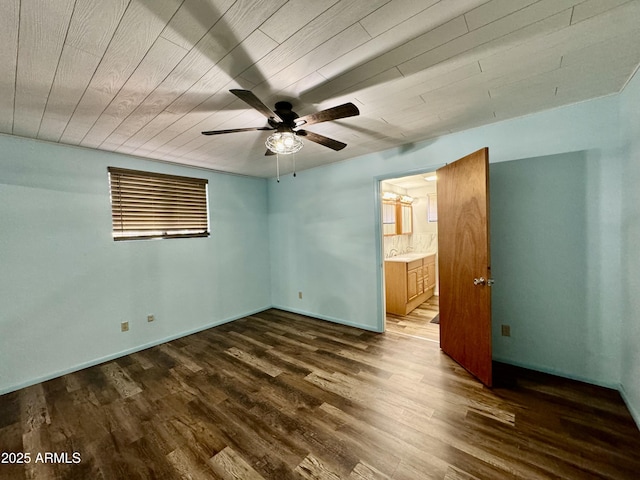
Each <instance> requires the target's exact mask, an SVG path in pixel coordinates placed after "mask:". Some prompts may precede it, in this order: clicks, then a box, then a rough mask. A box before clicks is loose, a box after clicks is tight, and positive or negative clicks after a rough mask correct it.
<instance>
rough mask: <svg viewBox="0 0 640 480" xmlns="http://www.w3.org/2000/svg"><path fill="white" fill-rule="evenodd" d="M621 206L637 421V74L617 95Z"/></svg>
mask: <svg viewBox="0 0 640 480" xmlns="http://www.w3.org/2000/svg"><path fill="white" fill-rule="evenodd" d="M620 105H621V126H622V128H621V131H622V144H623V148H624V158H625V162H624V167H623V176H622V178H623V183H622V195H623V210H622V259H623V260H622V275H621V277H622V291H623V297H622V298H623V301H622V305H623V312H622V313H623V315H622V318H623V322H622V330H621V335H622V393H623V395H624V397H625V400H626V401H627V405H629V408H630V409H631V411H632V413H633V415H634V417H635V420H636V423H637V424H638V425H640V111H638V106H639V105H640V74H639V73H637V72H636V75H635V77H634V79H633V80H632V81H631V82H630V83H629V84H628V85H627V87H626V89H625V90H624V91H623V93H622V94H621V95H620Z"/></svg>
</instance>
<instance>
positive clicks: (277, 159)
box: [276, 153, 280, 183]
mask: <svg viewBox="0 0 640 480" xmlns="http://www.w3.org/2000/svg"><path fill="white" fill-rule="evenodd" d="M276 179H277V180H278V183H280V154H279V153H276Z"/></svg>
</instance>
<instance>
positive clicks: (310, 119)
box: [296, 103, 360, 127]
mask: <svg viewBox="0 0 640 480" xmlns="http://www.w3.org/2000/svg"><path fill="white" fill-rule="evenodd" d="M356 115H360V110H358V107H356V106H355V105H354V104H353V103H345V104H343V105H338V106H337V107H332V108H327V109H326V110H321V111H319V112H317V113H312V114H310V115H305V116H304V117H299V118H296V125H297V126H299V127H301V126H303V125H313V124H314V123H320V122H328V121H330V120H338V119H340V118H347V117H353V116H356Z"/></svg>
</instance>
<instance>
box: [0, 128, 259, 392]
mask: <svg viewBox="0 0 640 480" xmlns="http://www.w3.org/2000/svg"><path fill="white" fill-rule="evenodd" d="M109 165H112V166H119V167H125V168H134V169H141V170H149V171H157V172H161V173H171V174H176V175H187V176H198V177H204V178H208V180H209V205H210V225H211V236H210V237H209V238H194V239H172V240H152V241H130V242H114V241H113V240H112V237H111V223H110V222H111V212H110V203H109V186H108V179H107V166H109ZM268 251H269V246H268V226H267V182H266V180H264V179H251V178H244V177H238V176H232V175H223V174H215V173H212V172H208V171H204V170H196V169H188V168H181V167H177V166H172V165H168V164H162V163H158V162H149V161H145V160H142V159H136V158H132V157H127V156H123V155H118V154H111V153H106V152H97V151H93V150H88V149H82V148H71V147H66V146H61V145H56V144H50V143H44V142H38V141H33V140H26V139H21V138H18V137H10V136H5V135H0V268H1V271H2V274H1V275H0V393H3V392H7V391H10V390H13V389H16V388H19V387H21V386H24V385H28V384H31V383H34V382H37V381H39V380H41V379H45V378H51V377H52V376H56V375H57V374H60V373H64V372H68V371H71V370H75V369H78V368H80V367H83V366H86V365H89V364H93V363H96V362H98V361H100V360H101V359H107V358H112V357H116V356H119V355H121V354H122V353H125V352H130V351H134V350H139V349H141V348H142V347H143V346H146V345H151V344H156V343H160V342H162V341H164V340H167V339H171V338H175V337H179V336H182V335H183V334H185V333H187V332H193V331H197V330H201V329H203V328H206V327H208V326H211V325H216V324H219V323H222V322H225V321H228V320H232V319H235V318H238V317H241V316H244V315H246V314H249V313H254V312H256V311H260V310H263V309H264V308H268V307H269V306H270V304H271V300H270V288H269V281H270V272H269V260H268ZM148 314H154V315H155V318H156V320H155V322H153V323H147V320H146V317H147V315H148ZM121 321H128V322H129V324H130V331H129V332H126V333H122V332H121V331H120V322H121Z"/></svg>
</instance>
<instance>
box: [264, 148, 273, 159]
mask: <svg viewBox="0 0 640 480" xmlns="http://www.w3.org/2000/svg"><path fill="white" fill-rule="evenodd" d="M269 155H275V153H274V152H272V151H271V150H269V149H268V148H267V151H266V152H264V156H265V157H268V156H269Z"/></svg>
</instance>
